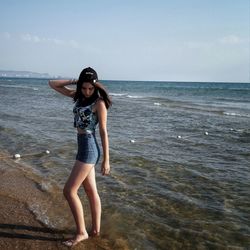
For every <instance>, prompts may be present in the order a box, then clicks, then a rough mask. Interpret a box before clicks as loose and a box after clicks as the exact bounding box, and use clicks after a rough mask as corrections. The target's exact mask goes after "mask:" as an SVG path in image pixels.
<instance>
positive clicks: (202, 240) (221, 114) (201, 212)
mask: <svg viewBox="0 0 250 250" xmlns="http://www.w3.org/2000/svg"><path fill="white" fill-rule="evenodd" d="M47 82H48V81H47V80H45V79H17V78H16V79H15V78H13V79H11V78H8V79H7V78H5V79H4V78H2V79H0V149H1V150H5V151H7V152H8V154H9V155H13V154H16V153H18V154H20V155H21V156H22V155H24V156H25V155H26V154H34V156H33V157H21V159H20V161H21V162H23V163H25V165H24V166H26V168H27V169H26V171H30V172H32V173H34V174H36V175H39V176H41V177H42V178H43V180H44V181H43V183H41V185H42V187H43V188H44V189H45V190H46V191H48V192H50V190H51V192H52V191H53V188H51V187H52V186H53V185H56V186H58V187H60V188H62V187H63V185H64V183H65V181H66V179H67V177H68V175H69V173H70V170H71V168H72V165H73V164H74V159H75V153H76V131H75V129H74V128H73V113H72V108H73V102H72V100H71V99H70V98H67V97H64V96H62V95H60V94H58V93H56V92H55V91H53V90H52V89H51V88H49V86H48V84H47ZM102 83H103V84H104V85H105V86H106V88H107V89H108V91H109V93H110V95H111V97H112V100H113V106H112V107H111V108H110V110H109V112H108V132H109V140H110V162H111V168H112V171H111V176H109V177H103V176H101V174H100V164H99V165H98V166H96V171H97V183H98V189H99V192H100V196H101V199H102V207H103V217H102V218H103V219H102V230H103V231H105V233H106V236H107V237H109V238H110V239H112V238H113V239H115V238H119V239H121V242H125V243H126V244H125V243H124V244H125V245H128V246H129V248H130V249H226V248H227V249H228V248H230V249H247V248H248V247H249V246H250V243H249V238H250V195H249V194H250V182H249V180H250V174H249V170H250V127H249V124H250V84H249V83H206V82H203V83H192V82H188V83H186V82H143V81H141V82H136V81H102ZM97 137H98V140H99V142H100V137H99V135H98V131H97ZM45 150H49V151H50V152H51V153H50V154H49V155H46V154H42V153H43V152H45ZM40 153H41V154H40ZM84 202H87V201H84ZM54 213H55V214H56V213H58V211H54ZM52 215H53V213H52ZM50 216H51V213H50ZM40 219H41V220H43V217H42V215H41V216H40ZM49 219H50V218H49V216H48V215H46V216H45V217H44V220H49ZM51 221H53V220H51ZM60 223H63V218H62V221H61V222H60ZM47 224H48V225H50V226H53V227H57V226H59V225H56V223H54V225H53V223H52V222H51V223H47Z"/></svg>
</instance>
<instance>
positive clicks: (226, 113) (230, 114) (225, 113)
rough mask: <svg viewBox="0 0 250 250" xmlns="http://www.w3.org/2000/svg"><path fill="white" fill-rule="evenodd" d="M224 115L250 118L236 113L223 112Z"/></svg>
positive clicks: (247, 115)
mask: <svg viewBox="0 0 250 250" xmlns="http://www.w3.org/2000/svg"><path fill="white" fill-rule="evenodd" d="M223 115H227V116H239V117H250V115H249V114H240V113H235V112H225V111H224V112H223Z"/></svg>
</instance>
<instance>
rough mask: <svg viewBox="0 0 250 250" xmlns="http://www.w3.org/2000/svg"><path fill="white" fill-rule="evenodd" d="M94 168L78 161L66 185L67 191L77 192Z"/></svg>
mask: <svg viewBox="0 0 250 250" xmlns="http://www.w3.org/2000/svg"><path fill="white" fill-rule="evenodd" d="M93 168H94V165H93V164H88V163H83V162H80V161H76V162H75V165H74V167H73V169H72V171H71V174H70V176H69V178H68V180H67V182H66V184H65V187H64V189H65V191H71V192H77V190H78V189H79V187H80V186H81V185H82V184H83V182H84V180H85V179H86V177H87V176H88V175H89V173H90V172H91V170H92V169H93Z"/></svg>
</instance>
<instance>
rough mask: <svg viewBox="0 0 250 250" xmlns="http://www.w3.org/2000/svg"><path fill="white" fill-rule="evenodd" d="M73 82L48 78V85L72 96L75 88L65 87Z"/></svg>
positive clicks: (73, 82) (73, 81)
mask: <svg viewBox="0 0 250 250" xmlns="http://www.w3.org/2000/svg"><path fill="white" fill-rule="evenodd" d="M73 84H75V80H49V86H50V87H51V88H52V89H54V90H56V91H57V92H59V93H61V94H63V95H66V96H68V97H72V98H73V97H74V96H75V93H76V90H74V89H71V88H69V87H67V86H68V85H73Z"/></svg>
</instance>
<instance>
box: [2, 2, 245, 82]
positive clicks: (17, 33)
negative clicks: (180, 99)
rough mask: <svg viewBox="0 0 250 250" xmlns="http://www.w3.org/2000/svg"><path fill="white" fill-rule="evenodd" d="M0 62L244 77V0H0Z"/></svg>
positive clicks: (7, 66) (114, 75)
mask: <svg viewBox="0 0 250 250" xmlns="http://www.w3.org/2000/svg"><path fill="white" fill-rule="evenodd" d="M0 11H1V15H0V69H3V70H28V71H35V72H40V73H43V72H46V73H49V74H51V75H62V76H69V77H78V74H79V72H80V71H81V69H82V68H83V67H86V66H92V67H94V68H95V69H96V70H97V71H98V73H99V76H100V78H101V79H121V80H166V81H230V82H238V81H239V82H250V73H249V71H250V0H189V1H187V0H172V1H170V0H169V1H168V0H71V1H70V0H41V1H35V0H34V1H31V0H30V1H29V0H22V1H21V0H1V1H0Z"/></svg>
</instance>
